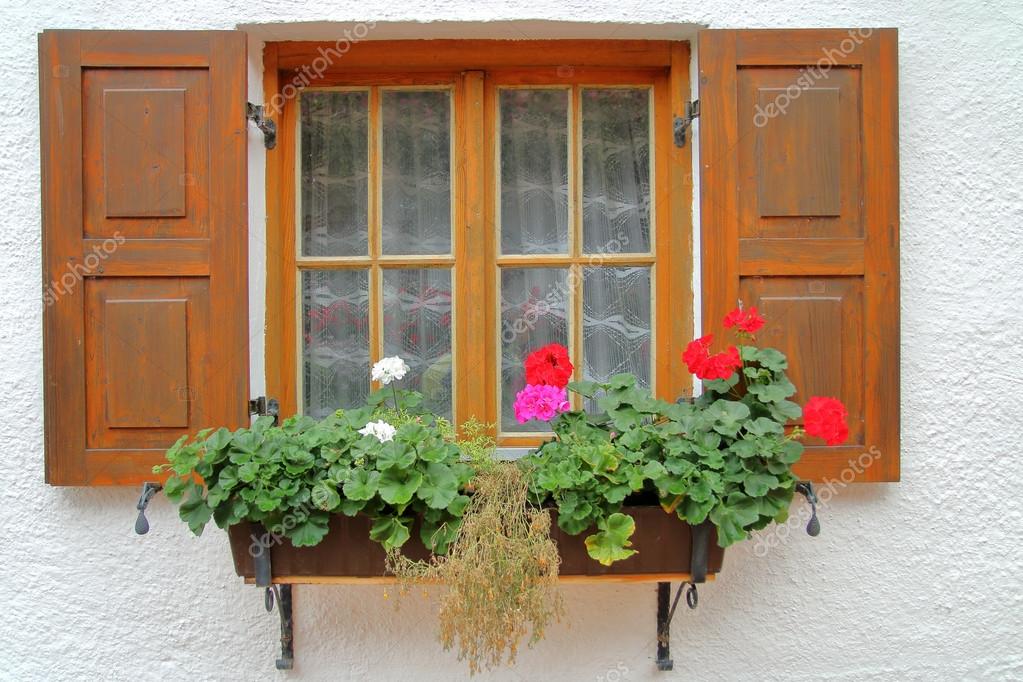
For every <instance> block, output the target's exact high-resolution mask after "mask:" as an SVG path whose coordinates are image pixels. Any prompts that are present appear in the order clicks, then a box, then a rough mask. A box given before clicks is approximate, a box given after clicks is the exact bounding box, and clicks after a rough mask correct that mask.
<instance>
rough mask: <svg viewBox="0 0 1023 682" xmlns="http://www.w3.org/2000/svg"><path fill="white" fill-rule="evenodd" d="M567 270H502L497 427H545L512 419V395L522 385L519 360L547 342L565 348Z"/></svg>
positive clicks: (510, 429) (523, 377) (524, 429)
mask: <svg viewBox="0 0 1023 682" xmlns="http://www.w3.org/2000/svg"><path fill="white" fill-rule="evenodd" d="M569 291H570V290H569V285H568V269H567V268H502V269H501V430H502V431H506V432H519V433H529V432H536V431H549V430H550V428H549V426H548V425H547V424H546V423H542V422H537V421H535V420H534V421H529V422H526V423H525V424H519V423H518V422H517V421H516V420H515V410H514V405H515V394H516V393H518V392H519V391H521V390H522V389H523V388H524V387H525V385H526V373H525V370H524V369H523V366H522V363H523V362H524V361H525V359H526V356H527V355H529V353H531V352H532V351H534V350H536V349H537V348H540V347H541V346H545V345H547V344H548V343H560V344H562V345H563V346H566V347H567V346H568V311H569V309H570V307H571V303H570V300H571V298H570V293H569Z"/></svg>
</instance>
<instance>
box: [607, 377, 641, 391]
mask: <svg viewBox="0 0 1023 682" xmlns="http://www.w3.org/2000/svg"><path fill="white" fill-rule="evenodd" d="M635 385H636V377H635V376H633V375H632V374H627V373H622V374H615V375H614V376H612V377H611V380H610V381H608V382H607V386H608V388H609V389H612V390H613V389H621V388H632V387H633V386H635Z"/></svg>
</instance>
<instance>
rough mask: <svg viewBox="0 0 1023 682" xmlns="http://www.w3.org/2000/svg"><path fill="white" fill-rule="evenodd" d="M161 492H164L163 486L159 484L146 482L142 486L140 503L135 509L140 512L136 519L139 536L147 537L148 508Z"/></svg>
mask: <svg viewBox="0 0 1023 682" xmlns="http://www.w3.org/2000/svg"><path fill="white" fill-rule="evenodd" d="M161 490H163V486H162V485H160V484H159V483H153V482H151V481H146V482H145V483H143V484H142V494H141V495H139V501H138V502H136V503H135V508H136V509H138V510H139V515H138V517H137V518H136V519H135V532H136V533H138V534H139V535H145V534H146V533H148V532H149V519H147V518H146V507H148V506H149V501H150V500H152V499H153V497H155V496H156V493H158V492H160V491H161Z"/></svg>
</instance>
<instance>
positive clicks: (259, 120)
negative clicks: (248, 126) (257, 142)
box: [245, 102, 277, 149]
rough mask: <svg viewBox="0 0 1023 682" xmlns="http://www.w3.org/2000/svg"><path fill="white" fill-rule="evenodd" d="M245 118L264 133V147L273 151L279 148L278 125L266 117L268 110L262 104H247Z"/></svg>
mask: <svg viewBox="0 0 1023 682" xmlns="http://www.w3.org/2000/svg"><path fill="white" fill-rule="evenodd" d="M245 118H246V119H248V120H249V121H252V122H253V123H255V124H256V127H257V128H259V130H260V131H261V132H262V133H263V146H265V147H266V148H267V149H273V148H274V147H276V146H277V124H276V123H274V121H273V119H272V118H267V117H266V109H265V107H264V106H263V105H262V104H253V103H252V102H246V104H245Z"/></svg>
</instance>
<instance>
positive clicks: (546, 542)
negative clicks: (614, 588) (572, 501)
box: [388, 432, 563, 674]
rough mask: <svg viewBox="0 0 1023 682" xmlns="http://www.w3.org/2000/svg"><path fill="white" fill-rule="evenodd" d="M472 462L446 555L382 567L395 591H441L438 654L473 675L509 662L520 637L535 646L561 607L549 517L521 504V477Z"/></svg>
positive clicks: (524, 483) (513, 470) (396, 558)
mask: <svg viewBox="0 0 1023 682" xmlns="http://www.w3.org/2000/svg"><path fill="white" fill-rule="evenodd" d="M481 433H482V432H481ZM469 435H470V437H471V436H472V435H473V434H469ZM475 435H476V436H479V435H480V434H479V433H477V434H475ZM475 442H476V445H477V446H478V445H479V443H480V441H479V439H478V438H477V439H475ZM490 450H491V451H492V450H493V447H492V445H491V447H490ZM472 459H473V460H474V464H475V465H476V467H477V470H478V474H477V476H476V477H475V478H474V479H473V487H474V490H473V495H472V501H471V502H470V503H469V506H468V508H467V509H466V511H465V515H464V516H463V517H462V524H461V528H460V529H459V531H458V535H457V537H456V538H455V540H454V542H453V543H452V545H451V548H450V550H449V552H448V555H447V556H438V557H434V558H433V559H432V560H431V561H429V562H416V561H411V560H410V559H408V558H407V557H405V556H403V555H401V554H400V553H399V552H397V551H395V552H391V553H389V554H388V568H389V569H390V570H391V571H392V572H393V573H394V574H395V575H396V576H397V577H398V580H399V583H400V585H401V589H402V592H403V593H404V592H407V591H408V590H409V589H410V588H411V587H412V586H413V585H414V584H423V583H435V582H439V583H443V584H444V585H445V586H446V588H447V593H446V594H445V595H444V597H443V598H442V600H441V607H440V614H439V618H440V639H441V642H442V643H443V645H444V648H445V649H451V648H453V647H456V646H457V648H458V658H459V660H466V661H468V663H469V671H470V672H471V673H473V674H475V673H477V672H480V671H481V670H486V669H490V668H493V667H495V666H498V665H500V664H501V662H502V661H503V660H505V659H506V660H507V663H508V664H512V663H514V662H515V656H516V653H517V652H518V647H519V643H520V641H521V640H522V638H523V637H525V636H526V635H527V634H528V635H530V639H529V644H530V645H532V644H533V643H535V642H537V641H538V640H540V639H541V638H542V637H543V635H544V630H545V629H546V627H547V626H548V625H549V624H550V623H551V622H552V621H557V620H559V619H560V617H561V614H562V609H563V605H562V598H561V593H560V592H559V591H558V564H559V563H560V557H559V555H558V548H557V546H556V545H555V544H554V541H553V540H551V537H550V528H551V517H550V513H549V512H548V511H547V510H544V509H539V508H537V507H535V506H531V505H530V504H529V501H528V498H527V496H528V478H527V475H526V473H525V472H524V471H523V470H522V468H521V467H519V466H518V465H516V464H514V463H511V462H495V461H493V460H492V459H489V457H482V456H480V452H479V449H477V452H475V453H474V456H473V457H472Z"/></svg>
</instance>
